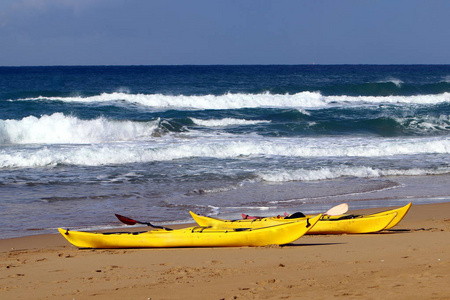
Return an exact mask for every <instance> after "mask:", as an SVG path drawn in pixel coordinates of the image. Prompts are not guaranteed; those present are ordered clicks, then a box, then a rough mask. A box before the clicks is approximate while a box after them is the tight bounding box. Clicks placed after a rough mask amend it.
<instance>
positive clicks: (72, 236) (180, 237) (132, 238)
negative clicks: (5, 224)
mask: <svg viewBox="0 0 450 300" xmlns="http://www.w3.org/2000/svg"><path fill="white" fill-rule="evenodd" d="M320 217H321V215H317V216H315V217H313V218H308V219H305V220H291V222H289V223H285V224H279V225H275V226H268V227H263V228H246V229H236V228H234V229H233V228H230V229H216V228H210V227H190V228H184V229H177V230H172V231H168V230H164V229H156V230H151V231H146V232H138V233H133V232H123V233H95V232H81V231H71V230H68V229H62V228H59V229H58V230H59V232H60V233H61V234H62V235H63V236H64V237H65V238H66V239H67V241H69V242H70V243H71V244H73V245H74V246H76V247H79V248H166V247H167V248H168V247H243V246H250V247H255V246H267V245H272V244H276V245H283V244H289V243H291V242H293V241H295V240H297V239H299V238H300V237H301V236H303V235H304V234H305V233H306V232H307V231H308V230H310V229H311V228H312V227H313V226H314V225H315V224H316V223H317V221H318V220H319V219H320Z"/></svg>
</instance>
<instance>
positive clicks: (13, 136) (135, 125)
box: [0, 113, 158, 144]
mask: <svg viewBox="0 0 450 300" xmlns="http://www.w3.org/2000/svg"><path fill="white" fill-rule="evenodd" d="M157 126H158V121H154V122H132V121H113V120H108V119H105V118H98V119H93V120H81V119H78V118H76V117H74V116H66V115H64V114H62V113H54V114H52V115H43V116H41V117H40V118H37V117H34V116H29V117H26V118H23V119H21V120H0V144H32V143H39V144H55V143H68V144H89V143H104V142H112V141H128V140H135V139H140V138H143V137H150V136H151V134H152V133H153V131H154V130H155V129H156V128H157Z"/></svg>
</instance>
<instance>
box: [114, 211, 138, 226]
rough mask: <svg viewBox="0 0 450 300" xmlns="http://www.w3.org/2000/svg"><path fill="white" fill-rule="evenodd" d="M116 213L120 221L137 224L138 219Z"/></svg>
mask: <svg viewBox="0 0 450 300" xmlns="http://www.w3.org/2000/svg"><path fill="white" fill-rule="evenodd" d="M115 215H116V217H117V219H119V221H120V222H122V223H124V224H127V225H136V223H137V221H136V220H133V219H130V218H128V217H124V216H121V215H118V214H115Z"/></svg>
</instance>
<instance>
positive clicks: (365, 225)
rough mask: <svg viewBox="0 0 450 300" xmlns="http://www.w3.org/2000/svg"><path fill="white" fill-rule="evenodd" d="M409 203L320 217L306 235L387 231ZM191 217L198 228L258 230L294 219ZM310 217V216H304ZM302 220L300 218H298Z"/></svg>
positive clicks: (408, 206) (396, 222)
mask: <svg viewBox="0 0 450 300" xmlns="http://www.w3.org/2000/svg"><path fill="white" fill-rule="evenodd" d="M410 207H411V203H409V204H407V205H406V206H404V207H401V208H398V209H393V210H388V211H384V212H380V213H376V214H371V215H339V216H322V217H321V219H320V221H319V222H317V224H316V225H315V226H314V227H313V228H311V230H309V231H308V232H307V233H306V234H347V233H371V232H378V231H381V230H383V229H389V228H392V227H393V226H395V225H397V224H398V222H400V221H401V220H402V219H403V217H404V216H405V215H406V213H407V212H408V210H409V208H410ZM190 214H191V216H192V217H193V219H194V220H195V222H197V224H198V225H200V226H212V227H214V228H258V227H264V226H273V225H277V224H282V223H285V222H292V220H295V219H285V218H284V217H267V218H256V219H242V220H224V219H218V218H211V217H205V216H200V215H197V214H195V213H193V212H190ZM306 217H310V216H306ZM299 219H302V218H299Z"/></svg>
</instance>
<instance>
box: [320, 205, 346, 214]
mask: <svg viewBox="0 0 450 300" xmlns="http://www.w3.org/2000/svg"><path fill="white" fill-rule="evenodd" d="M347 211H348V204H347V203H342V204H339V205H336V206H333V207H332V208H330V209H329V210H327V212H326V213H325V215H328V216H339V215H343V214H345V213H346V212H347Z"/></svg>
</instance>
